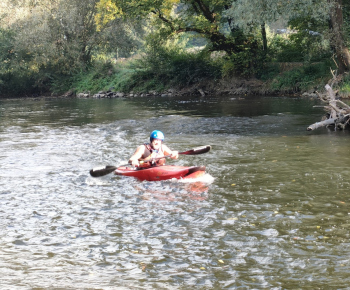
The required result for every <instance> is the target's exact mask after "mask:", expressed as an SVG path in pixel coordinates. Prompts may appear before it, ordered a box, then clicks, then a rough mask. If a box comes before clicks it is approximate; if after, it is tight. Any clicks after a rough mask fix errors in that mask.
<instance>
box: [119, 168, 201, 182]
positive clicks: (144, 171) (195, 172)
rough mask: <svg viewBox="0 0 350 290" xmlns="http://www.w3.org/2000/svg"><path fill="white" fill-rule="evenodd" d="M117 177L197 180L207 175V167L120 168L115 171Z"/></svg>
mask: <svg viewBox="0 0 350 290" xmlns="http://www.w3.org/2000/svg"><path fill="white" fill-rule="evenodd" d="M114 174H115V175H123V176H132V177H135V178H137V179H138V180H141V181H143V180H147V181H158V180H167V179H172V178H176V179H188V178H197V177H200V176H203V175H204V174H205V166H191V167H187V166H175V165H163V166H154V167H148V168H132V167H124V166H122V167H119V168H117V169H116V170H115V171H114Z"/></svg>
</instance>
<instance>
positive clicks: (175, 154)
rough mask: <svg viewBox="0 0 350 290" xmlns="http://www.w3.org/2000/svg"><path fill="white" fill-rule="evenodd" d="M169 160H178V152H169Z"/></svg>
mask: <svg viewBox="0 0 350 290" xmlns="http://www.w3.org/2000/svg"><path fill="white" fill-rule="evenodd" d="M170 158H171V159H177V158H179V151H172V152H171V156H170Z"/></svg>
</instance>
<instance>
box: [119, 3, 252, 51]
mask: <svg viewBox="0 0 350 290" xmlns="http://www.w3.org/2000/svg"><path fill="white" fill-rule="evenodd" d="M113 2H114V3H115V5H116V7H117V9H118V11H119V13H120V14H121V15H123V16H124V17H129V18H133V19H135V18H140V17H141V18H148V19H149V20H150V21H151V22H152V25H153V26H154V27H157V29H158V31H159V32H160V33H162V35H163V36H164V38H166V37H171V36H174V35H178V34H180V33H196V34H197V35H199V36H201V37H204V38H205V39H207V40H208V43H209V46H210V50H211V51H225V52H226V53H227V54H228V55H231V54H235V53H239V52H242V51H244V50H245V49H246V48H247V47H249V45H250V42H251V39H249V38H247V37H245V35H244V34H242V33H241V31H240V29H239V28H238V27H237V26H236V25H235V23H234V21H233V20H234V19H232V18H231V17H230V16H227V15H226V14H225V12H226V11H227V10H228V9H229V8H230V7H231V5H232V3H231V1H229V0H215V1H210V0H165V1H161V0H158V1H152V0H140V1H133V0H126V1H125V0H113Z"/></svg>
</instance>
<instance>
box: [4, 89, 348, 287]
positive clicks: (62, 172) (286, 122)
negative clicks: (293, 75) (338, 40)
mask: <svg viewBox="0 0 350 290" xmlns="http://www.w3.org/2000/svg"><path fill="white" fill-rule="evenodd" d="M317 105H320V103H319V102H318V101H317V100H314V99H302V98H285V97H278V98H276V97H254V98H250V97H243V98H239V97H232V96H222V97H210V96H208V97H204V98H191V99H188V98H184V97H182V98H167V97H157V98H148V99H147V98H133V99H101V100H98V99H31V100H16V99H8V100H0V121H1V122H0V167H1V171H0V197H1V199H0V288H1V289H193V288H195V289H340V288H347V287H348V285H350V277H349V272H350V243H349V230H350V209H349V204H350V198H349V182H350V171H349V168H348V167H347V166H348V165H350V145H349V144H350V142H349V141H350V135H349V131H334V130H331V129H327V128H321V129H318V130H316V131H312V132H308V131H306V128H307V127H308V126H309V125H310V124H312V123H314V122H317V121H319V120H320V118H321V116H322V115H323V109H322V108H319V107H314V106H317ZM154 129H158V130H161V131H163V132H164V134H165V138H166V140H165V143H166V144H167V145H168V146H169V147H170V148H172V149H174V150H179V151H186V150H188V149H191V148H194V147H198V146H201V145H211V146H212V150H211V151H210V152H208V153H206V154H202V155H196V156H188V155H181V156H180V158H179V159H178V160H176V161H173V160H168V161H167V162H168V164H177V165H186V166H190V165H205V166H206V168H207V173H206V175H205V176H204V177H202V178H201V180H198V181H194V182H181V181H162V182H139V181H137V180H134V179H132V178H127V177H118V176H114V175H113V174H109V175H107V176H103V177H100V178H93V177H91V176H90V175H89V170H90V169H91V168H94V167H97V166H104V165H117V164H121V163H123V162H124V161H125V160H128V158H129V157H130V155H131V154H132V153H133V151H134V150H135V148H136V147H137V146H138V145H139V144H142V143H144V142H147V140H148V136H149V133H150V132H151V131H152V130H154Z"/></svg>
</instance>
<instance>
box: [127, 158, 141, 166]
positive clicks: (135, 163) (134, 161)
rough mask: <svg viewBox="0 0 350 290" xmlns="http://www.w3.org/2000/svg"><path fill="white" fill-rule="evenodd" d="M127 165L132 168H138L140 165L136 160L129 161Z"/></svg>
mask: <svg viewBox="0 0 350 290" xmlns="http://www.w3.org/2000/svg"><path fill="white" fill-rule="evenodd" d="M129 164H131V165H132V166H134V167H139V166H140V163H139V161H138V160H134V159H133V160H129Z"/></svg>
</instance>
